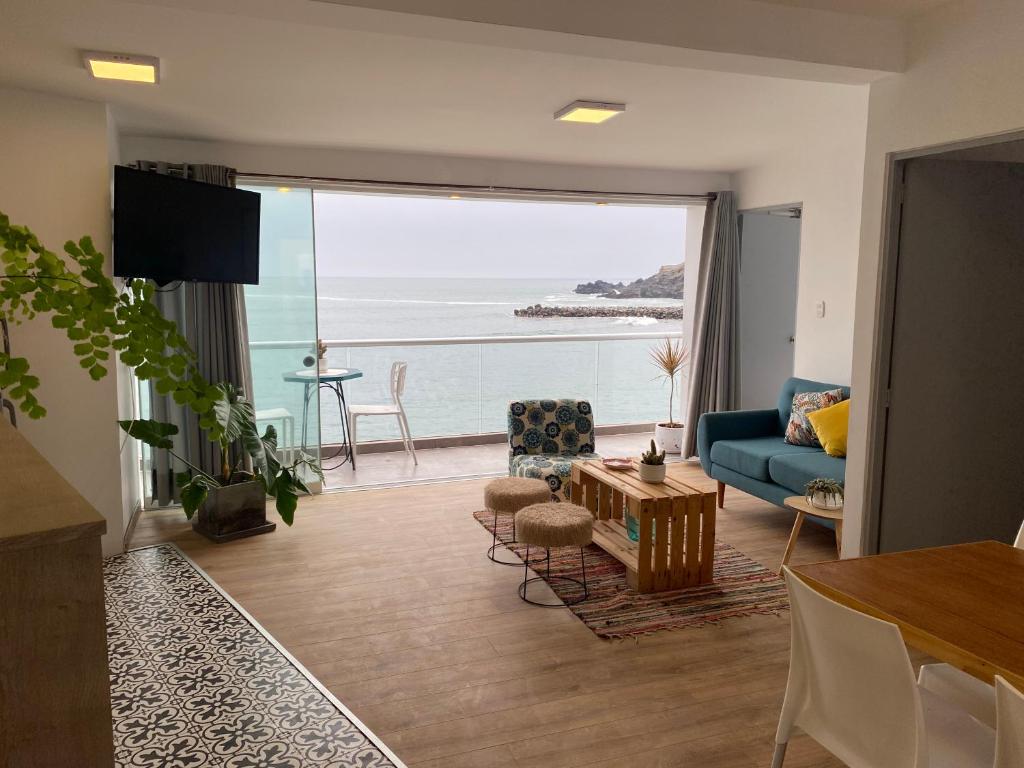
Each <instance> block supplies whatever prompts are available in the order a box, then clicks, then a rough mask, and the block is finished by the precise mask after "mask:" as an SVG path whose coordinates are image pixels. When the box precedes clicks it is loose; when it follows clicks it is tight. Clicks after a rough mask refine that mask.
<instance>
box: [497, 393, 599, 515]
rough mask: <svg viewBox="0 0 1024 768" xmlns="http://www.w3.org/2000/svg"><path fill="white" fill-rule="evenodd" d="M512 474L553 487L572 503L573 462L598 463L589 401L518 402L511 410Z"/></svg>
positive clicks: (559, 498) (560, 498)
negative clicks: (589, 460)
mask: <svg viewBox="0 0 1024 768" xmlns="http://www.w3.org/2000/svg"><path fill="white" fill-rule="evenodd" d="M508 446H509V451H508V473H509V474H510V475H512V476H513V477H536V478H539V479H541V480H544V481H545V482H546V483H547V484H548V485H549V486H551V497H552V499H553V500H554V501H567V500H568V499H569V485H570V476H571V474H572V461H573V459H596V458H599V457H598V455H597V454H596V453H594V449H595V445H594V415H593V411H592V410H591V408H590V403H589V402H588V401H586V400H516V401H514V402H511V403H509V406H508Z"/></svg>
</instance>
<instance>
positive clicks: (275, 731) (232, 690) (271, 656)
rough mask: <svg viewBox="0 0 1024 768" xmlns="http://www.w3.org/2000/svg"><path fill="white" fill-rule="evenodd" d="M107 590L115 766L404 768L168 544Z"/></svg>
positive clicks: (122, 562) (133, 561)
mask: <svg viewBox="0 0 1024 768" xmlns="http://www.w3.org/2000/svg"><path fill="white" fill-rule="evenodd" d="M104 580H105V583H106V598H107V644H108V648H109V654H110V685H111V706H112V708H113V716H114V742H115V750H116V763H117V765H118V766H119V767H120V766H124V767H125V768H128V767H129V766H130V767H131V768H200V767H201V768H206V767H207V766H210V767H211V768H384V767H387V768H392V767H393V766H400V763H399V762H398V761H397V759H395V758H394V757H393V756H391V755H390V754H389V753H387V752H386V749H384V748H382V747H381V746H379V745H378V744H377V743H376V742H375V741H374V740H373V737H372V736H369V735H368V734H367V732H366V731H365V729H364V728H363V727H362V725H361V724H360V723H359V722H358V721H354V718H352V717H351V715H350V714H349V713H347V712H346V711H345V710H344V708H343V707H342V706H341V705H340V704H339V703H338V702H337V701H336V700H334V699H333V698H332V697H330V696H329V695H328V694H326V693H325V691H324V690H323V689H322V688H320V687H319V684H318V683H316V682H315V681H314V680H313V679H312V678H311V677H310V676H309V675H308V673H306V672H305V670H303V669H302V668H301V667H300V666H299V665H298V664H297V663H296V662H295V661H294V660H293V659H291V657H290V656H288V655H287V654H286V653H285V652H283V651H282V649H280V648H279V647H278V646H277V645H276V644H275V643H274V642H273V641H272V639H271V638H270V637H269V636H268V635H266V634H265V633H264V632H263V630H262V629H261V628H260V627H259V626H258V625H257V624H255V623H254V622H253V621H252V620H251V619H249V618H248V617H247V616H246V615H245V614H244V613H242V612H241V611H240V609H239V608H238V607H237V606H236V605H235V604H234V603H233V602H232V601H231V600H230V599H229V598H228V597H227V596H225V595H224V594H223V593H222V592H221V591H220V590H219V589H218V588H217V587H216V586H214V585H213V584H212V583H211V582H210V581H209V580H208V579H207V577H206V576H205V574H203V573H202V571H200V570H199V569H198V568H197V567H196V566H195V565H194V564H193V563H192V562H191V561H190V560H188V559H187V558H186V557H185V556H183V555H182V554H181V553H180V552H179V550H178V549H177V548H176V547H175V546H173V545H169V544H165V545H159V546H154V547H147V548H145V549H137V550H133V551H131V552H127V553H125V554H123V555H118V556H116V557H112V558H108V559H107V560H106V561H105V563H104Z"/></svg>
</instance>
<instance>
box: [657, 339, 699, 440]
mask: <svg viewBox="0 0 1024 768" xmlns="http://www.w3.org/2000/svg"><path fill="white" fill-rule="evenodd" d="M651 360H652V361H653V362H654V364H655V366H657V368H658V369H659V370H660V371H661V376H662V378H664V379H666V380H667V381H668V386H669V389H668V421H664V422H661V423H659V424H657V425H655V427H654V439H655V441H656V442H657V444H658V445H659V446H660V447H661V449H662V450H663V451H668V452H669V453H681V452H682V450H683V425H682V424H681V423H680V422H677V421H676V420H675V418H673V413H672V406H673V405H674V401H675V395H676V377H677V376H679V375H681V374H683V373H684V372H685V370H686V364H687V363H688V362H689V360H690V350H689V349H687V347H686V345H685V344H683V342H682V340H680V339H675V340H673V339H669V338H665V339H662V341H661V343H660V344H659V345H658V346H656V347H654V349H652V350H651Z"/></svg>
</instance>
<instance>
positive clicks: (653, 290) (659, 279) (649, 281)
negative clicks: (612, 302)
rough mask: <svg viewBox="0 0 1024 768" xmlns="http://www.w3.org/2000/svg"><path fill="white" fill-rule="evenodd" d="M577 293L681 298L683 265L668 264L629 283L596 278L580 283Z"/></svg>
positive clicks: (602, 295)
mask: <svg viewBox="0 0 1024 768" xmlns="http://www.w3.org/2000/svg"><path fill="white" fill-rule="evenodd" d="M575 292H576V293H579V294H584V295H595V294H596V295H598V296H601V297H603V298H606V299H681V298H683V265H682V264H667V265H665V266H664V267H662V268H661V269H659V270H658V271H657V273H656V274H653V275H651V276H650V277H642V278H640V279H639V280H634V281H633V282H632V283H629V284H628V285H626V284H623V283H609V282H607V281H605V280H595V281H594V282H592V283H580V284H579V285H577V286H576V291H575Z"/></svg>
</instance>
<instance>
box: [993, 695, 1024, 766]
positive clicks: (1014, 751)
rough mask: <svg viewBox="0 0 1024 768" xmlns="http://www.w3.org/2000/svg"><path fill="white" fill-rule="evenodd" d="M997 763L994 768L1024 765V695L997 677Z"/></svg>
mask: <svg viewBox="0 0 1024 768" xmlns="http://www.w3.org/2000/svg"><path fill="white" fill-rule="evenodd" d="M996 714H997V716H998V727H997V728H996V761H995V765H994V766H993V768H1020V766H1022V765H1024V693H1021V692H1020V691H1018V690H1017V689H1016V688H1014V687H1013V686H1012V685H1010V684H1009V683H1008V682H1006V681H1005V680H1004V679H1003V678H1001V677H999V676H998V675H997V676H996Z"/></svg>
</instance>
